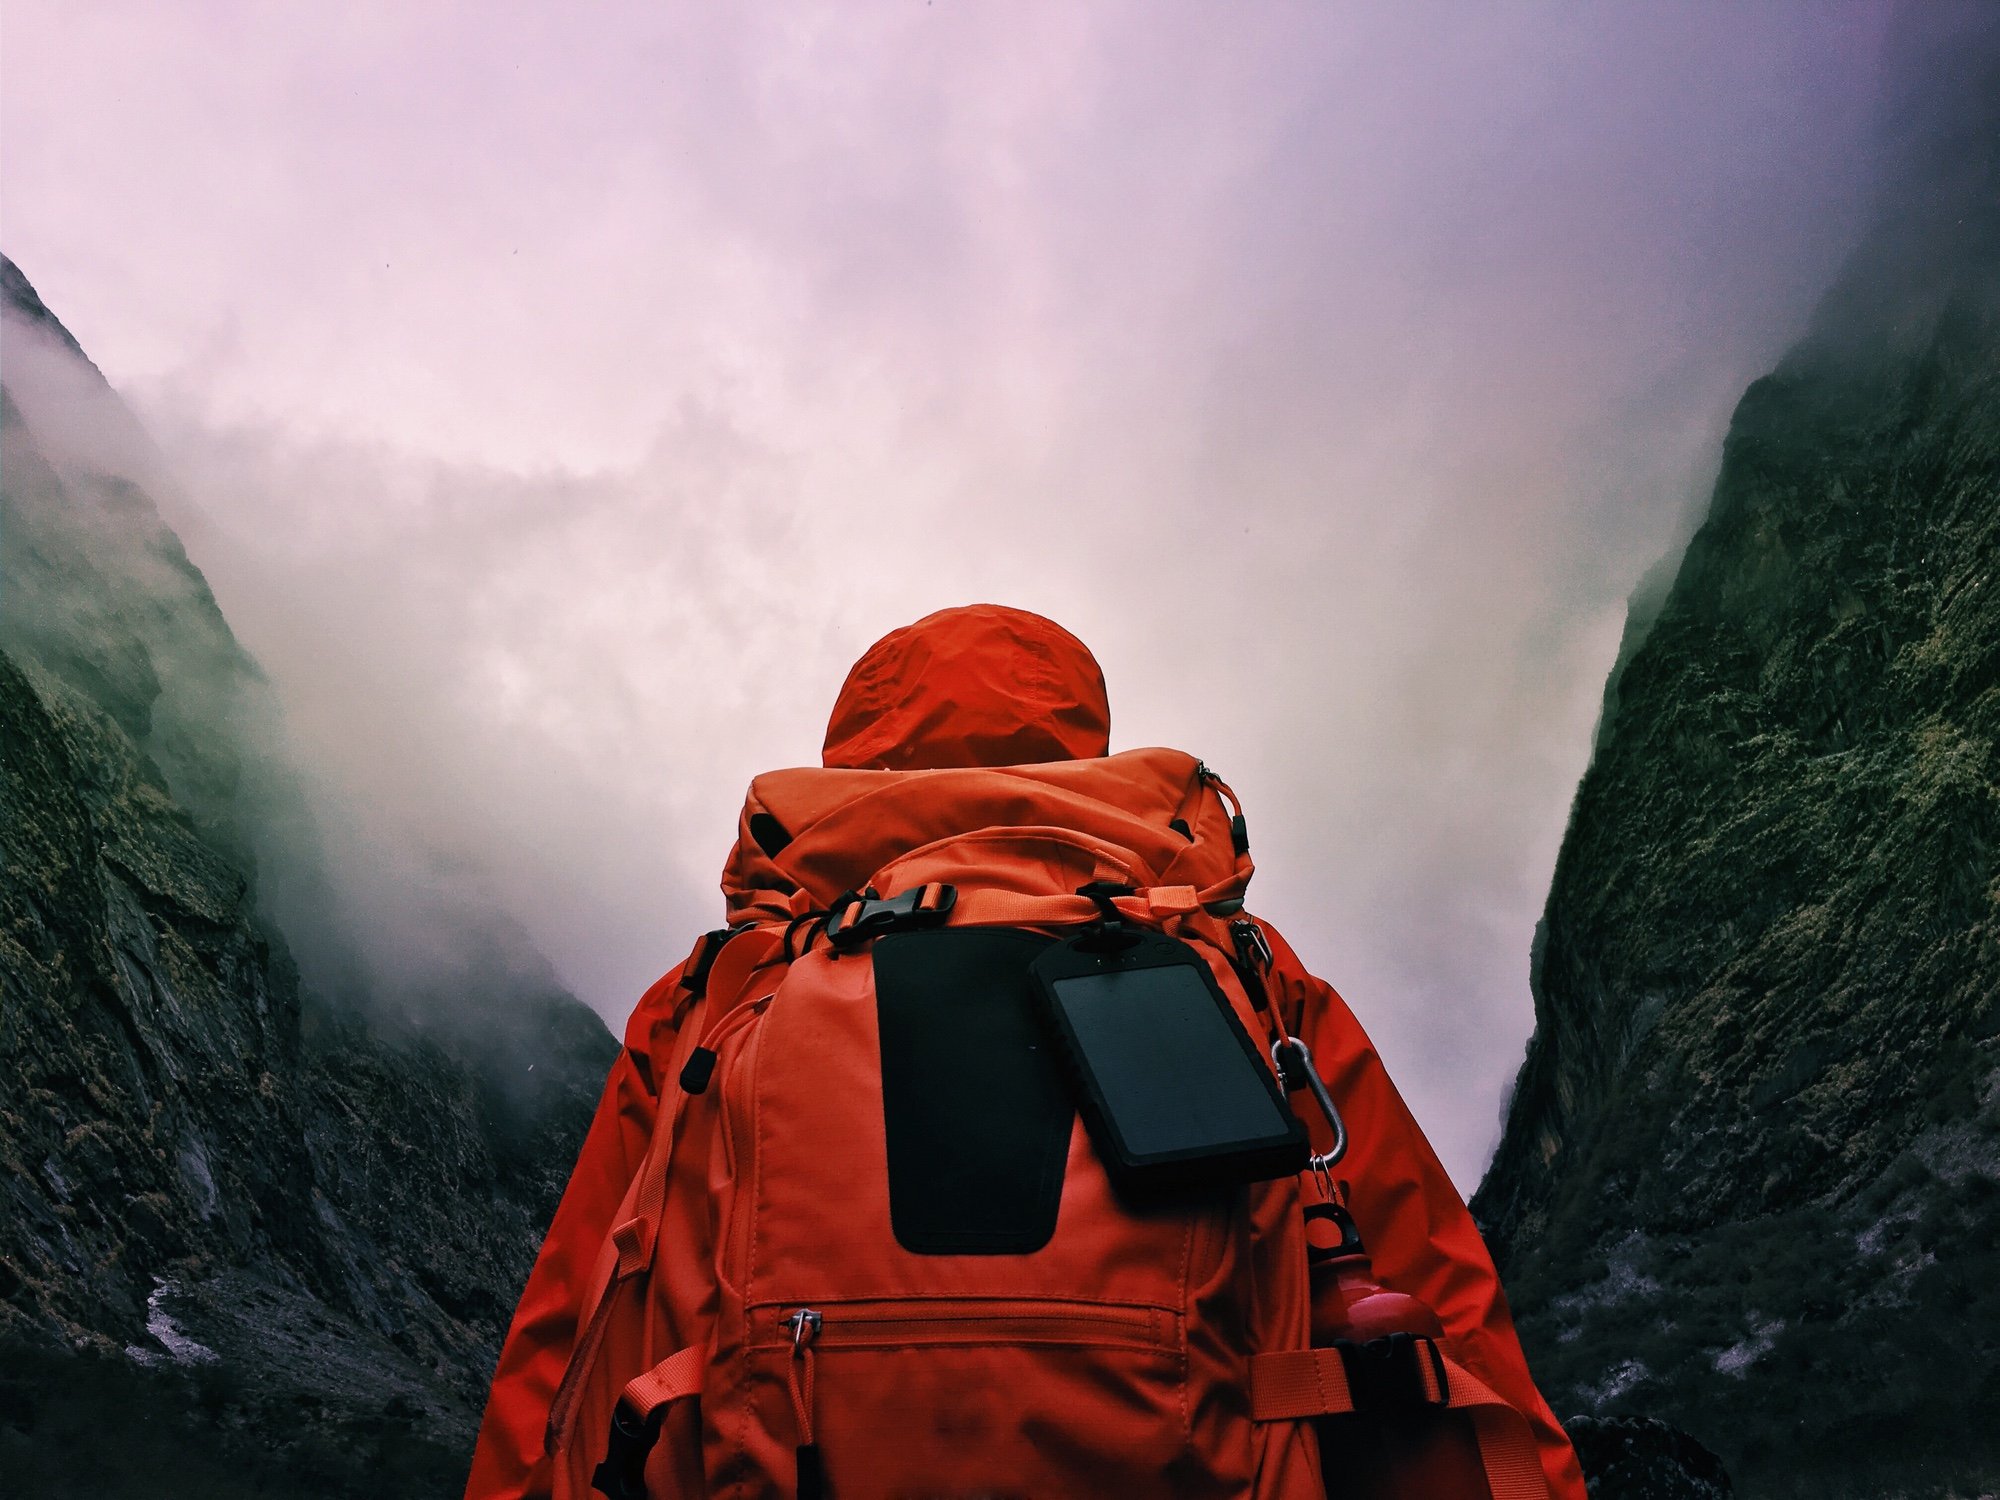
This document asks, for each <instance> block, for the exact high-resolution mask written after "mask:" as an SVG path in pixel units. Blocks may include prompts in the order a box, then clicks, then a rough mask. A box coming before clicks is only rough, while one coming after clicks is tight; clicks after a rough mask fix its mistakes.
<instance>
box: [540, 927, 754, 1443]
mask: <svg viewBox="0 0 2000 1500" xmlns="http://www.w3.org/2000/svg"><path fill="white" fill-rule="evenodd" d="M783 943H784V937H783V934H782V932H779V931H773V930H770V929H765V928H759V929H757V930H756V931H753V932H746V933H744V934H743V935H742V936H741V937H740V938H738V939H736V940H735V941H733V942H731V943H730V944H729V945H728V946H727V947H725V948H724V949H723V950H722V952H721V954H720V955H718V956H717V958H716V960H715V966H714V968H713V969H712V970H711V971H710V973H709V976H708V993H709V995H710V996H711V997H713V999H714V1003H715V1004H716V1006H717V1009H716V1011H715V1013H714V1014H713V1015H712V1017H711V1018H710V1020H709V1023H708V1026H707V1028H706V1030H705V1031H704V1032H703V1033H702V1038H701V1045H707V1044H708V1043H709V1042H711V1041H719V1040H720V1034H721V1033H722V1032H723V1031H725V1030H729V1029H732V1028H731V1027H730V1026H729V1025H728V1023H729V1022H731V1021H739V1022H740V1020H741V1019H742V1017H743V1016H744V1015H747V1014H748V1012H747V1011H745V1010H744V1008H743V1007H742V1005H741V1003H740V1002H741V1001H742V1000H743V999H744V998H745V997H746V996H747V994H748V991H749V982H750V978H751V976H752V975H753V974H755V973H756V971H757V970H759V969H761V968H763V967H764V966H765V965H766V964H768V963H769V962H770V961H771V959H772V958H773V957H774V956H775V955H776V954H777V953H778V951H779V950H780V949H781V948H782V946H783ZM667 1087H668V1088H670V1089H671V1090H672V1091H673V1106H672V1109H671V1112H670V1113H669V1114H668V1116H667V1118H666V1120H665V1121H664V1122H662V1121H660V1120H659V1119H658V1118H657V1117H656V1118H655V1120H654V1124H653V1138H652V1140H651V1141H650V1142H648V1144H647V1146H646V1155H645V1158H644V1160H642V1161H641V1162H640V1164H639V1170H638V1172H637V1173H636V1174H635V1175H634V1176H633V1178H632V1181H631V1184H630V1185H629V1186H628V1187H627V1188H626V1189H625V1198H624V1201H623V1202H621V1203H620V1204H619V1206H618V1212H617V1213H616V1214H615V1215H614V1216H613V1219H612V1222H613V1225H614V1226H615V1227H614V1228H613V1229H612V1231H611V1237H610V1238H609V1239H608V1240H607V1241H606V1242H605V1245H604V1248H603V1249H602V1250H600V1251H599V1252H598V1255H597V1264H596V1267H595V1268H594V1269H593V1271H592V1272H591V1278H590V1292H589V1294H588V1295H587V1296H586V1297H585V1298H584V1299H583V1303H582V1306H584V1307H587V1308H589V1309H590V1312H589V1315H588V1318H587V1320H586V1321H585V1323H584V1327H583V1333H582V1336H581V1337H579V1338H578V1339H577V1341H576V1344H575V1346H574V1347H573V1348H572V1349H571V1350H570V1357H569V1364H568V1366H567V1368H565V1369H564V1371H563V1378H562V1383H561V1384H560V1385H558V1386H557V1387H556V1393H555V1398H554V1399H553V1400H552V1401H551V1402H550V1403H549V1421H548V1426H547V1427H546V1428H545V1429H544V1431H543V1434H542V1447H543V1451H545V1452H547V1453H550V1454H553V1453H556V1452H558V1451H559V1450H560V1449H561V1448H562V1446H563V1444H564V1443H565V1442H566V1441H568V1438H569V1428H570V1423H571V1422H572V1420H574V1418H575V1416H576V1404H577V1401H578V1399H579V1398H580V1397H581V1396H582V1394H583V1386H584V1381H585V1378H586V1377H587V1376H588V1375H589V1373H590V1369H591V1366H592V1365H593V1364H594V1363H595V1361H596V1359H597V1350H598V1347H599V1345H601V1344H602V1343H603V1342H604V1331H605V1329H606V1328H607V1327H608V1326H609V1325H610V1322H611V1312H612V1309H613V1308H614V1307H616V1306H617V1299H616V1298H615V1297H614V1296H613V1295H612V1293H613V1292H615V1291H616V1290H617V1289H618V1288H619V1287H620V1286H621V1285H623V1284H624V1283H625V1282H627V1281H629V1280H631V1279H632V1278H633V1277H634V1276H636V1275H638V1274H639V1273H640V1272H641V1271H643V1270H646V1269H648V1268H649V1267H650V1266H651V1265H652V1264H653V1251H654V1246H655V1242H656V1241H657V1238H658V1235H659V1226H660V1215H661V1211H662V1210H663V1209H664V1208H665V1206H666V1200H667V1173H668V1170H669V1168H671V1167H672V1165H673V1153H674V1140H675V1138H676V1137H677V1136H679V1135H680V1133H681V1130H680V1127H681V1114H682V1111H683V1110H684V1109H685V1108H686V1106H687V1099H688V1096H687V1093H686V1091H685V1090H684V1089H682V1088H681V1086H680V1080H679V1076H678V1075H676V1076H675V1077H674V1078H672V1079H670V1080H668V1083H667ZM662 1102H663V1103H664V1102H665V1101H664V1100H663V1101H662Z"/></svg>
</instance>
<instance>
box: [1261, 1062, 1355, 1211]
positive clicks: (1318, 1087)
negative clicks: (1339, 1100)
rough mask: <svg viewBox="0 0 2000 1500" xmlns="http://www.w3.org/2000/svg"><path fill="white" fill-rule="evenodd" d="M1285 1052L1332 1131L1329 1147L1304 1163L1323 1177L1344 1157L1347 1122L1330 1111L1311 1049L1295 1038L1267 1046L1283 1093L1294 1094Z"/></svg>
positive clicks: (1329, 1099)
mask: <svg viewBox="0 0 2000 1500" xmlns="http://www.w3.org/2000/svg"><path fill="white" fill-rule="evenodd" d="M1286 1052H1293V1053H1296V1054H1297V1055H1298V1067H1299V1071H1300V1072H1301V1073H1302V1074H1304V1075H1305V1085H1306V1087H1307V1088H1308V1089H1309V1090H1311V1091H1312V1096H1313V1102H1314V1103H1316V1104H1317V1105H1319V1112H1320V1113H1321V1114H1323V1115H1325V1116H1326V1123H1327V1124H1328V1125H1330V1126H1332V1127H1333V1145H1332V1147H1331V1148H1330V1149H1328V1150H1326V1151H1322V1152H1317V1153H1315V1154H1314V1155H1313V1156H1311V1157H1310V1158H1308V1159H1307V1162H1306V1165H1307V1166H1309V1167H1311V1168H1312V1169H1313V1171H1315V1172H1317V1173H1318V1174H1319V1175H1320V1176H1321V1177H1325V1176H1326V1175H1327V1172H1328V1170H1329V1169H1330V1168H1331V1167H1332V1166H1333V1165H1334V1163H1335V1162H1337V1161H1339V1160H1340V1159H1341V1158H1342V1157H1343V1156H1345V1155H1347V1122H1346V1121H1345V1120H1343V1119H1341V1118H1340V1111H1339V1110H1338V1109H1336V1108H1335V1107H1334V1103H1333V1095H1331V1094H1329V1093H1328V1092H1327V1091H1326V1085H1325V1084H1324V1083H1323V1082H1321V1081H1320V1076H1319V1069H1318V1068H1315V1067H1314V1066H1313V1055H1312V1048H1310V1047H1308V1046H1307V1045H1306V1044H1305V1043H1304V1042H1302V1041H1300V1040H1299V1039H1298V1038H1297V1037H1295V1036H1287V1037H1282V1038H1280V1039H1279V1040H1277V1041H1275V1042H1273V1043H1271V1061H1272V1062H1273V1063H1275V1064H1276V1065H1277V1069H1278V1076H1279V1077H1281V1078H1283V1079H1284V1080H1285V1086H1286V1089H1287V1091H1288V1092H1296V1086H1295V1085H1294V1084H1293V1083H1292V1070H1291V1069H1290V1068H1289V1067H1287V1066H1286V1065H1285V1058H1284V1054H1285V1053H1286Z"/></svg>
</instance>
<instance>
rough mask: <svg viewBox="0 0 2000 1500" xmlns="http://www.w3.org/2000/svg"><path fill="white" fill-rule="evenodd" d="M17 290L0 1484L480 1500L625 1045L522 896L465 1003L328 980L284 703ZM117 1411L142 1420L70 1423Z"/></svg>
mask: <svg viewBox="0 0 2000 1500" xmlns="http://www.w3.org/2000/svg"><path fill="white" fill-rule="evenodd" d="M0 291H4V294H5V296H4V313H5V323H4V329H0V332H4V337H5V341H6V342H5V359H6V366H5V375H6V379H5V389H4V391H0V424H4V425H0V746H4V754H3V755H0V1167H4V1175H0V1343H4V1345H5V1346H6V1350H7V1352H6V1354H5V1357H4V1361H0V1362H3V1363H4V1366H5V1371H6V1377H5V1378H4V1379H0V1471H4V1472H6V1473H7V1474H8V1475H9V1476H10V1478H11V1479H12V1480H13V1481H14V1482H17V1483H21V1484H26V1485H29V1490H28V1491H24V1492H33V1493H36V1494H46V1495H56V1494H67V1493H89V1494H92V1495H96V1496H105V1495H118V1494H123V1493H127V1492H128V1490H129V1491H130V1492H131V1493H140V1492H142V1488H143V1492H144V1493H146V1494H149V1495H153V1494H169V1493H190V1494H193V1493H201V1494H227V1493H234V1492H235V1491H234V1490H232V1489H231V1488H230V1486H231V1485H235V1484H239V1483H240V1484H242V1485H243V1486H246V1487H245V1488H243V1489H242V1491H241V1492H242V1493H246V1494H248V1493H273V1492H277V1493H287V1494H299V1495H313V1494H327V1495H333V1494H346V1493H357V1494H358V1493H381V1492H383V1491H381V1490H380V1489H379V1483H378V1482H379V1480H380V1479H381V1478H382V1477H383V1475H385V1474H388V1473H395V1474H397V1475H398V1476H399V1478H398V1482H397V1483H396V1485H395V1486H394V1493H397V1494H408V1495H415V1494H425V1493H438V1494H445V1493H454V1492H455V1489H456V1485H457V1484H458V1483H459V1481H460V1479H461V1477H462V1467H463V1463H464V1459H465V1455H466V1453H467V1452H468V1451H469V1446H470V1435H471V1429H472V1426H473V1424H474V1422H475V1421H476V1419H477V1413H478V1409H479V1405H480V1401H481V1399H482V1396H483V1390H484V1382H485V1379H486V1377H487V1374H488V1372H489V1371H490V1368H491V1364H492V1360H493V1357H494V1354H495V1352H496V1350H497V1347H498V1341H499V1336H500V1334H501V1333H502V1331H503V1330H504V1327H505V1323H506V1320H507V1317H508V1315H509V1314H510V1312H511V1309H512V1306H513V1301H514V1298H515V1296H516V1295H517V1293H518V1290H519V1287H520V1284H521V1282H522V1281H523V1280H524V1279H525V1276H526V1273H527V1269H528V1266H529V1264H530V1263H531V1261H532V1259H533V1256H534V1253H535V1250H536V1247H537V1245H538V1243H539V1238H540V1233H541V1230H542V1227H543V1226H544V1224H545V1223H546V1221H547V1218H548V1215H549V1213H550V1211H551V1210H552V1208H553V1206H554V1202H555V1198H556V1196H557V1194H558V1193H559V1192H560V1189H561V1185H562V1182H563V1179H564V1177H565V1175H566V1173H567V1171H568V1168H569V1165H570V1162H571V1160H572V1159H573V1157H574V1155H575V1151H576V1147H577V1145H578V1143H579V1141H580V1139H581V1135H582V1130H583V1126H584V1124H585V1123H586V1121H587V1119H588V1114H589V1109H590V1106H591V1103H592V1102H593V1100H594V1098H595V1094H596V1090H597V1087H598V1085H599V1083H600V1082H601V1080H602V1077H603V1072H604V1069H605V1067H606V1065H607V1064H608V1062H609V1058H610V1055H611V1053H612V1051H613V1050H614V1043H613V1042H612V1040H611V1038H610V1037H609V1035H608V1034H607V1033H606V1031H605V1029H604V1027H603V1025H602V1024H601V1023H600V1022H599V1021H598V1020H597V1018H596V1017H595V1016H594V1015H592V1014H591V1013H590V1012H589V1011H588V1010H586V1009H585V1008H584V1007H583V1006H581V1005H580V1004H578V1003H577V1002H576V1001H575V1000H573V999H572V998H571V997H569V996H568V995H567V994H566V993H565V992H564V991H563V990H562V988H561V986H560V985H559V984H558V983H557V982H556V980H555V978H554V975H553V974H552V972H551V971H550V970H549V969H548V967H547V965H546V964H545V963H544V962H543V961H541V960H540V959H539V958H538V957H537V956H536V955H535V954H534V953H533V951H532V949H531V948H530V947H529V946H528V945H527V943H526V942H525V940H524V939H523V938H522V937H521V936H520V935H519V934H518V933H517V932H515V931H513V930H512V929H511V928H509V927H508V926H507V924H505V923H504V922H502V921H501V920H499V919H498V918H497V917H495V918H481V919H478V921H477V922H476V923H475V930H471V931H468V932H466V933H463V934H460V938H461V939H462V941H461V942H460V943H459V945H458V946H459V947H461V948H462V949H463V950H464V951H465V952H466V953H468V954H470V955H472V956H471V957H469V958H467V959H466V960H465V961H464V962H463V964H462V965H461V967H460V970H459V972H457V973H455V974H453V975H451V976H449V978H450V984H451V987H452V988H453V989H455V990H457V991H458V992H459V993H460V994H464V995H476V996H478V997H479V1003H478V1005H477V1006H476V1007H473V1008H470V1010H468V1008H467V1007H465V1006H462V1005H461V1006H459V1007H456V1008H454V1009H450V1010H445V1009H438V1008H431V1007H427V1006H426V1005H425V1004H424V1003H423V997H422V995H421V994H418V993H414V992H411V993H398V994H396V995H394V996H391V995H387V994H383V993H372V992H371V991H370V990H369V988H368V985H367V982H366V980H365V979H363V978H358V977H357V976H362V975H365V973H366V972H367V970H366V965H364V964H362V963H360V962H359V961H358V960H357V961H356V962H355V963H354V964H352V965H350V966H348V967H347V968H345V969H343V970H342V971H341V974H340V976H339V978H338V981H337V982H336V983H333V984H315V983H314V982H312V981H311V979H310V978H307V979H303V980H302V978H301V975H300V972H299V969H298V966H297V965H295V964H294V962H293V961H292V959H291V957H290V956H289V950H288V948H287V945H286V941H285V934H284V931H283V930H282V925H281V922H280V920H279V917H278V915H277V913H278V912H279V911H280V910H281V909H282V908H283V907H284V905H285V903H284V902H281V901H278V900H275V899H274V898H273V892H274V891H275V890H276V889H278V888H279V887H283V888H285V889H286V891H287V892H288V893H289V899H290V901H291V902H292V904H293V905H294V906H296V905H297V904H298V902H299V900H300V899H301V894H302V893H304V895H306V896H308V897H310V898H311V899H316V900H319V901H321V902H323V903H332V902H333V900H334V898H333V895H332V893H331V889H330V886H329V884H328V882H327V880H326V877H325V875H324V872H323V871H322V870H321V869H320V867H319V865H318V862H317V859H316V856H315V853H314V849H313V843H312V835H311V826H310V825H311V820H310V819H309V818H308V817H307V816H306V813H305V811H304V808H305V800H304V798H303V796H302V794H301V791H300V788H299V786H298V784H297V782H296V780H295V779H294V776H293V773H292V772H291V771H290V770H289V769H288V768H287V767H286V766H285V764H284V762H283V758H282V756H281V755H280V754H279V753H278V752H276V751H275V750H273V749H272V748H270V747H272V746H274V745H275V744H277V743H278V736H277V735H276V733H275V724H276V709H275V707H274V705H273V704H272V702H271V701H270V693H269V690H268V688H267V686H266V684H265V683H264V681H263V679H262V677H261V675H260V674H259V672H258V671H257V668H256V666H255V664H254V663H253V662H252V661H251V660H250V658H249V657H248V656H247V655H246V654H245V653H244V651H243V650H242V649H241V647H240V646H239V645H238V644H237V642H236V640H235V638H234V636H233V635H232V634H231V632H230V629H229V626H228V624H227V623H226V621H225V620H224V619H223V616H222V614H221V611H220V610H219V609H218V608H217V606H216V603H215V600H214V598H213V597H212V596H211V594H210V592H209V589H208V587H207V584H206V582H205V581H204V580H203V578H202V575H201V573H200V572H199V570H197V569H196V568H195V566H194V565H193V564H192V563H191V562H190V561H189V560H188V557H187V555H186V553H185V551H184V550H183V549H182V547H181V545H180V542H179V540H178V539H177V538H176V537H175V535H174V533H173V532H172V531H171V530H170V529H169V528H168V527H167V526H166V524H165V523H164V522H163V521H162V520H161V518H160V515H159V512H158V510H157V508H156V507H155V505H154V502H153V499H152V495H151V493H150V492H149V489H148V487H147V483H146V480H145V475H146V470H147V466H148V464H149V463H156V462H157V460H156V459H153V458H152V457H151V455H150V453H149V450H148V449H147V447H146V444H145V440H144V435H143V433H142V432H140V431H139V429H138V427H137V424H136V423H135V422H133V421H132V419H131V418H130V416H129V414H127V413H126V412H125V411H124V409H123V407H122V406H121V405H120V404H119V403H118V402H117V400H116V398H115V396H113V395H112V394H111V392H110V389H109V387H108V386H105V385H104V383H103V381H102V379H101V377H100V376H98V374H97V372H96V371H95V370H94V369H93V368H92V367H91V366H90V365H89V364H88V362H87V361H86V360H84V358H83V356H82V352H81V351H80V350H79V349H77V347H76V345H75V341H74V340H73V339H71V338H70V337H69V335H68V334H67V333H66V332H65V331H64V330H63V329H62V327H61V325H60V324H59V323H57V322H56V321H55V320H54V318H53V316H52V315H50V314H49V312H48V310H47V309H46V308H45V307H43V306H42V304H41V302H40V299H39V298H37V297H36V296H35V295H34V292H33V290H32V288H30V287H29V286H28V284H27V282H26V280H25V278H23V277H22V276H21V274H20V272H19V271H18V270H17V269H16V268H15V267H14V266H13V265H12V263H11V262H6V261H4V260H0ZM355 946H356V948H357V951H358V948H359V945H358V944H356V945H355ZM531 1064H532V1065H533V1066H532V1069H531V1066H530V1065H531ZM95 1408H103V1409H104V1410H105V1411H107V1412H108V1411H114V1410H115V1411H117V1412H119V1413H121V1414H122V1415H121V1416H120V1417H119V1421H120V1422H121V1423H122V1422H127V1421H131V1420H135V1419H133V1418H132V1417H131V1415H130V1414H131V1413H133V1412H134V1411H135V1410H136V1411H139V1412H142V1413H144V1416H143V1421H142V1426H143V1428H144V1431H143V1433H139V1434H138V1435H137V1436H135V1438H134V1439H133V1440H131V1441H128V1442H121V1443H113V1444H97V1445H92V1444H90V1443H88V1442H87V1441H84V1442H82V1443H81V1444H80V1445H79V1443H78V1442H76V1441H72V1440H73V1439H75V1438H77V1437H78V1435H79V1434H80V1433H81V1432H83V1431H84V1430H85V1429H87V1427H88V1414H89V1412H90V1411H91V1410H92V1409H95ZM225 1475H234V1476H235V1477H234V1478H231V1479H227V1480H225V1478H224V1477H223V1476H225ZM371 1476H372V1477H371Z"/></svg>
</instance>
